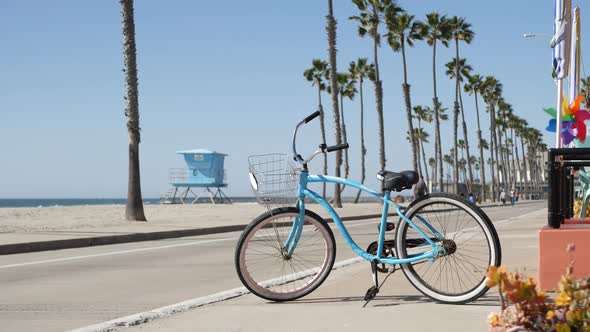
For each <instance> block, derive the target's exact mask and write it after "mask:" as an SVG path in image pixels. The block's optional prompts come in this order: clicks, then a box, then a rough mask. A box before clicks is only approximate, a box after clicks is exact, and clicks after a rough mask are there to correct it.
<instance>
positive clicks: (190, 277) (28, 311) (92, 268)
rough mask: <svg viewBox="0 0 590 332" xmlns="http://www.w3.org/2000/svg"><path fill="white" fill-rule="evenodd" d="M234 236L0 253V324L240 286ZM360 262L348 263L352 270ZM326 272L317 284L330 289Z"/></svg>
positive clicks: (74, 321) (369, 226)
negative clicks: (13, 253) (325, 277)
mask: <svg viewBox="0 0 590 332" xmlns="http://www.w3.org/2000/svg"><path fill="white" fill-rule="evenodd" d="M545 206H546V203H535V204H523V205H519V206H515V207H493V208H487V209H486V210H485V212H486V213H487V214H488V215H489V216H490V218H491V219H492V221H494V222H496V221H501V220H506V219H509V218H515V217H518V216H520V215H526V214H530V213H532V212H535V211H540V210H542V209H544V208H545ZM541 223H542V221H541ZM345 224H346V225H347V227H348V229H349V232H350V233H351V235H352V236H353V238H354V239H355V241H356V242H357V243H358V244H359V245H360V246H361V247H363V248H364V247H366V246H367V245H368V244H369V243H370V242H372V241H373V240H375V239H376V235H377V224H378V220H359V221H348V222H346V223H345ZM537 224H539V223H538V222H537ZM332 226H334V225H332ZM333 228H334V227H333ZM501 230H502V229H501V228H499V235H500V238H501V239H502V236H503V234H502V231H501ZM334 233H335V235H336V239H337V248H338V252H337V257H336V261H337V262H338V261H342V260H346V259H348V258H352V257H354V254H353V253H352V251H351V250H350V249H349V248H348V247H347V246H346V245H345V244H344V242H343V241H342V239H341V237H340V236H339V233H338V231H337V230H336V229H334ZM238 237H239V233H237V232H235V233H222V234H213V235H206V236H197V237H189V238H179V239H169V240H160V241H152V242H138V243H129V244H120V245H110V246H101V247H89V248H80V249H68V250H59V251H50V252H40V253H29V254H19V255H8V256H0V330H1V331H64V330H69V329H75V328H79V327H83V326H87V325H91V324H96V323H100V322H103V321H108V320H111V319H114V318H117V317H122V316H127V315H132V314H136V313H140V312H143V311H147V310H151V309H154V308H159V307H163V306H167V305H170V304H174V303H178V302H181V301H185V300H188V299H192V298H197V297H203V296H207V295H210V294H214V293H218V292H222V291H225V290H228V289H233V288H236V287H240V286H242V285H241V283H240V281H239V279H238V278H237V275H236V273H235V270H234V262H233V258H234V249H235V245H236V242H237V239H238ZM506 249H507V248H504V252H505V256H506V252H507V250H506ZM531 259H533V258H532V257H531ZM508 261H510V258H509V256H508ZM364 264H365V263H362V264H356V265H358V266H359V267H358V268H359V269H360V266H361V265H364ZM366 267H367V271H366V272H365V271H363V272H358V271H357V272H358V278H366V282H364V283H362V285H364V286H362V287H359V289H353V290H349V292H348V293H347V294H346V295H350V294H356V295H357V296H362V295H363V294H364V291H365V290H366V288H368V287H369V286H370V284H369V283H370V279H369V274H368V273H369V272H368V264H367V266H366ZM355 271H356V270H355ZM359 271H360V270H359ZM344 272H345V271H344V269H343V272H341V273H344ZM355 273H356V272H355ZM336 275H337V274H336ZM331 278H332V277H331ZM331 278H329V279H328V281H327V282H326V284H325V285H323V286H322V287H324V286H325V287H326V289H330V282H331ZM363 281H364V280H363ZM322 287H320V289H321V288H322ZM318 291H319V290H318ZM250 296H251V295H250ZM251 297H252V296H251ZM234 301H236V300H234ZM239 301H241V300H239V299H238V300H237V302H236V303H239ZM260 303H263V302H260ZM301 305H305V301H303V302H302V303H301ZM234 308H235V307H234ZM195 310H205V309H202V308H199V309H195ZM211 317H212V318H211V319H215V318H214V316H211ZM253 319H254V318H253ZM163 321H164V320H163ZM201 323H202V322H201ZM149 324H153V323H148V324H147V325H149ZM220 330H223V329H220Z"/></svg>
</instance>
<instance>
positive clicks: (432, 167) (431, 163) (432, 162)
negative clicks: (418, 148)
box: [428, 158, 436, 191]
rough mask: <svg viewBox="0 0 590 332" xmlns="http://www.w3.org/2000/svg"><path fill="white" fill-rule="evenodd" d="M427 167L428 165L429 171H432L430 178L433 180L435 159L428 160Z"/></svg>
mask: <svg viewBox="0 0 590 332" xmlns="http://www.w3.org/2000/svg"><path fill="white" fill-rule="evenodd" d="M428 165H430V170H431V171H432V178H433V179H434V178H435V177H436V175H435V171H434V170H435V169H436V159H434V158H430V159H428ZM430 190H432V188H429V191H430Z"/></svg>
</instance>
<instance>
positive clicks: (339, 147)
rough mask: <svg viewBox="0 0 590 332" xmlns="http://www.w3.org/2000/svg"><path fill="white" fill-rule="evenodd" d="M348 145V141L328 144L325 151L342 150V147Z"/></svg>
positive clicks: (345, 147)
mask: <svg viewBox="0 0 590 332" xmlns="http://www.w3.org/2000/svg"><path fill="white" fill-rule="evenodd" d="M348 147H349V145H348V143H344V144H338V145H332V146H328V147H327V148H326V151H327V152H332V151H338V150H344V149H348Z"/></svg>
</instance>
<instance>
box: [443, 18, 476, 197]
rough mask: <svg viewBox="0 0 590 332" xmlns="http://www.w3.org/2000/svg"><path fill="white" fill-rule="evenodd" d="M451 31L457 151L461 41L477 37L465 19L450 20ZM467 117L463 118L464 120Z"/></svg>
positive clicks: (456, 174) (455, 169) (456, 169)
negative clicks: (453, 43) (453, 48)
mask: <svg viewBox="0 0 590 332" xmlns="http://www.w3.org/2000/svg"><path fill="white" fill-rule="evenodd" d="M449 25H450V27H449V29H450V33H451V36H452V38H453V39H454V40H455V59H454V60H455V81H456V83H455V104H454V112H453V137H454V139H453V143H454V145H455V149H457V131H458V125H459V123H458V122H459V121H458V120H459V94H460V92H461V80H462V77H461V76H460V75H461V74H460V70H461V67H460V60H461V58H460V57H459V41H464V42H465V43H467V44H471V41H472V40H473V36H474V35H475V34H474V33H473V31H472V30H471V24H469V23H467V22H465V18H463V17H457V16H453V17H452V18H451V19H450V20H449ZM464 118H465V117H463V119H464ZM464 136H465V139H467V134H466V133H465V134H464ZM456 158H457V156H455V168H454V175H455V178H456V179H458V174H459V168H458V165H457V159H456ZM469 175H470V178H469V181H470V184H469V188H470V190H471V182H473V174H471V166H470V167H469ZM455 184H456V192H459V183H458V181H456V183H455Z"/></svg>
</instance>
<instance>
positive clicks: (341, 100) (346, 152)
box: [340, 93, 350, 192]
mask: <svg viewBox="0 0 590 332" xmlns="http://www.w3.org/2000/svg"><path fill="white" fill-rule="evenodd" d="M340 119H341V120H342V124H341V126H340V128H342V143H344V144H346V143H348V138H347V137H346V123H345V121H344V97H343V96H342V93H340ZM349 171H350V167H349V166H348V149H345V150H344V178H345V179H347V178H348V172H349ZM345 188H346V185H343V186H342V188H341V189H340V192H343V191H344V189H345Z"/></svg>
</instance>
